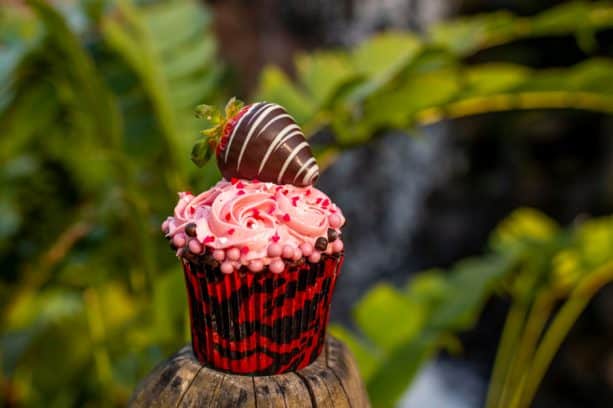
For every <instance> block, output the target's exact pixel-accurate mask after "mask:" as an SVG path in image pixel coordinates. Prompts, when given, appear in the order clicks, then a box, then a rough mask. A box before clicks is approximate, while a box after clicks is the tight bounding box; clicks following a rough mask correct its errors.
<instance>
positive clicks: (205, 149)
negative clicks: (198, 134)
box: [191, 140, 213, 167]
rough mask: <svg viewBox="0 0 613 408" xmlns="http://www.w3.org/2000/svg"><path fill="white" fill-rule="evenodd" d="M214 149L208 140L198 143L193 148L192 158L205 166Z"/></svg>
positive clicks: (198, 164)
mask: <svg viewBox="0 0 613 408" xmlns="http://www.w3.org/2000/svg"><path fill="white" fill-rule="evenodd" d="M212 155H213V150H212V149H211V148H210V146H209V143H208V141H206V140H203V141H202V142H199V143H196V144H195V145H194V147H193V149H192V155H191V159H192V161H193V162H194V164H195V165H196V166H198V167H202V166H204V165H205V164H206V163H207V162H208V161H209V160H210V159H211V157H212Z"/></svg>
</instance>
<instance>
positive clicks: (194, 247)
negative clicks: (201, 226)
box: [188, 239, 202, 254]
mask: <svg viewBox="0 0 613 408" xmlns="http://www.w3.org/2000/svg"><path fill="white" fill-rule="evenodd" d="M188 247H189V250H190V251H192V252H193V253H194V254H199V253H201V252H202V245H201V244H200V242H198V241H196V240H195V239H191V240H190V241H189V244H188Z"/></svg>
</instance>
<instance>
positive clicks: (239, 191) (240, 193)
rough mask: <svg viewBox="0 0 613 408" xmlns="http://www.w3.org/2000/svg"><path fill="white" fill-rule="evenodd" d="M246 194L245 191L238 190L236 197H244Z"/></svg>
mask: <svg viewBox="0 0 613 408" xmlns="http://www.w3.org/2000/svg"><path fill="white" fill-rule="evenodd" d="M243 194H245V190H238V193H236V195H243Z"/></svg>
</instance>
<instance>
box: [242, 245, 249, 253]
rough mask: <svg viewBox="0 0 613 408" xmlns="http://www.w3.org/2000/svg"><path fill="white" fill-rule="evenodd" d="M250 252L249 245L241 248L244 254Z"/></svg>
mask: <svg viewBox="0 0 613 408" xmlns="http://www.w3.org/2000/svg"><path fill="white" fill-rule="evenodd" d="M248 253H249V247H248V246H246V245H245V246H244V247H242V248H241V254H243V255H247V254H248Z"/></svg>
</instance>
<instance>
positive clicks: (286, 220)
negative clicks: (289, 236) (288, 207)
mask: <svg viewBox="0 0 613 408" xmlns="http://www.w3.org/2000/svg"><path fill="white" fill-rule="evenodd" d="M290 220H291V218H290V216H289V214H285V215H284V216H283V221H285V222H289V221H290Z"/></svg>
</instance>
